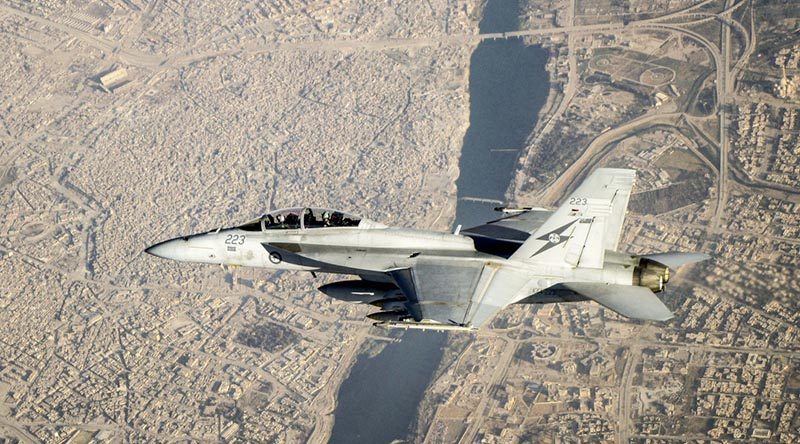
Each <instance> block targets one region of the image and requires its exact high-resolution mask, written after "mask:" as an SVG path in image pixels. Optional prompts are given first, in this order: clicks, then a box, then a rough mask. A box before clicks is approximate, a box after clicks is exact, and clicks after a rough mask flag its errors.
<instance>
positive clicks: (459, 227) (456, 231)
mask: <svg viewBox="0 0 800 444" xmlns="http://www.w3.org/2000/svg"><path fill="white" fill-rule="evenodd" d="M460 232H461V224H459V225H458V226H457V227H456V229H455V230H454V231H453V234H454V235H456V236H458V233H460Z"/></svg>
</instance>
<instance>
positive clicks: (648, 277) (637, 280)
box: [633, 258, 669, 293]
mask: <svg viewBox="0 0 800 444" xmlns="http://www.w3.org/2000/svg"><path fill="white" fill-rule="evenodd" d="M667 282H669V267H667V266H666V265H664V264H662V263H659V262H656V261H654V260H651V259H644V258H642V259H640V260H639V264H638V265H637V266H636V267H635V268H634V269H633V285H636V286H639V287H646V288H649V289H650V290H652V291H653V292H654V293H658V292H660V291H663V290H664V286H665V285H666V283H667Z"/></svg>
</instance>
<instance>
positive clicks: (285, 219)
mask: <svg viewBox="0 0 800 444" xmlns="http://www.w3.org/2000/svg"><path fill="white" fill-rule="evenodd" d="M335 227H363V228H378V227H382V225H381V224H378V223H375V222H372V221H370V220H367V219H362V218H360V217H358V216H353V215H352V214H348V213H344V212H342V211H338V210H331V209H328V208H309V207H305V208H300V207H298V208H286V209H282V210H275V211H272V212H270V213H267V214H265V215H263V216H261V217H260V218H258V219H256V220H253V221H250V222H248V223H246V224H244V225H241V226H239V227H238V228H239V229H240V230H244V231H262V230H297V229H303V230H306V229H312V228H335Z"/></svg>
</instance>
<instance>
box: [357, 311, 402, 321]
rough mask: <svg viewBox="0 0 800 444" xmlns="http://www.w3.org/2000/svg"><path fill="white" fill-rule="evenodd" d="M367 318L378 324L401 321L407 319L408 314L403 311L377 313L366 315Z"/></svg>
mask: <svg viewBox="0 0 800 444" xmlns="http://www.w3.org/2000/svg"><path fill="white" fill-rule="evenodd" d="M367 317H368V318H370V319H372V320H373V321H378V322H388V321H402V320H403V318H407V317H408V313H406V312H404V311H379V312H377V313H372V314H368V315H367Z"/></svg>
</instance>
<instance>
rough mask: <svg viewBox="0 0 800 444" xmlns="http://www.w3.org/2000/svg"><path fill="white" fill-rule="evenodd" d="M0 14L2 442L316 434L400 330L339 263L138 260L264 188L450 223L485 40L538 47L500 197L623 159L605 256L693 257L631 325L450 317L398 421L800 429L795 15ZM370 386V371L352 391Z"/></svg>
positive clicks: (537, 427) (468, 425)
mask: <svg viewBox="0 0 800 444" xmlns="http://www.w3.org/2000/svg"><path fill="white" fill-rule="evenodd" d="M522 4H523V5H524V7H523V10H524V14H523V15H522V16H521V18H520V22H521V24H520V29H519V30H517V31H510V32H501V33H492V34H481V33H480V32H479V30H478V22H479V21H480V19H481V14H482V8H483V7H484V5H483V2H482V1H480V0H469V1H452V0H428V1H425V2H422V1H412V2H389V3H387V4H383V3H379V2H363V1H357V0H320V1H314V0H297V1H263V2H246V1H228V2H177V1H172V0H154V1H149V2H148V1H144V0H97V1H89V0H85V1H69V2H62V1H42V2H39V1H36V2H33V1H32V2H28V1H21V0H5V1H3V2H2V3H0V48H2V53H3V55H4V56H5V60H6V62H5V63H3V64H0V79H2V88H0V202H2V207H3V217H2V218H0V308H1V309H2V322H0V443H2V442H11V443H15V442H59V443H60V442H70V443H85V442H93V441H94V442H106V441H112V442H120V441H122V442H143V441H152V442H166V441H175V440H188V441H211V442H218V441H226V442H227V441H241V442H298V441H300V442H303V441H310V442H315V443H319V442H326V441H327V440H328V439H329V437H330V434H331V430H332V428H333V424H334V420H335V418H334V414H333V412H334V410H335V407H336V403H337V399H336V395H337V391H338V389H339V387H340V385H341V383H342V381H343V380H345V378H346V377H347V375H348V373H349V371H350V369H351V368H352V366H353V365H354V363H355V362H356V359H357V357H358V356H359V353H361V352H362V351H364V350H370V351H371V352H372V353H375V352H376V350H379V349H380V348H381V347H382V346H384V345H385V344H387V343H391V342H392V341H396V340H397V335H396V334H395V333H393V332H387V331H386V330H383V329H380V328H376V327H373V326H371V324H370V322H368V320H366V319H365V318H364V316H365V315H366V314H368V313H369V312H370V311H371V310H370V308H369V307H364V306H362V305H352V304H346V303H342V302H338V301H334V300H332V299H329V298H327V297H326V296H325V295H323V294H321V293H319V292H318V291H317V290H316V288H317V287H318V286H320V285H321V284H323V283H325V282H328V281H332V280H336V277H335V276H334V277H323V276H320V277H318V278H315V277H312V276H310V275H309V274H305V273H304V274H297V273H281V272H278V273H269V272H266V271H264V270H259V269H250V268H222V267H219V266H205V265H193V264H182V263H175V262H167V261H163V260H157V259H156V258H153V257H151V256H148V255H145V254H143V249H144V248H145V247H147V246H148V245H150V244H152V243H154V242H156V241H158V240H161V239H165V238H170V237H174V236H178V235H181V234H185V233H192V232H199V231H203V230H209V229H215V228H217V227H221V226H231V225H236V224H238V223H241V222H243V221H246V220H248V219H251V218H253V217H256V216H258V215H260V214H261V213H263V212H265V211H268V210H269V209H274V208H280V207H288V206H297V205H310V206H324V207H336V208H343V209H347V210H349V211H351V212H353V213H355V214H362V215H364V216H365V217H369V218H370V219H374V220H378V221H380V222H382V223H386V224H388V225H400V226H408V227H417V228H425V229H436V230H442V231H445V230H448V229H449V228H450V226H451V224H452V222H453V217H454V209H455V207H456V205H457V195H456V186H455V181H456V178H457V177H458V174H459V168H458V161H459V156H460V150H461V146H462V142H463V139H464V134H465V131H466V130H467V127H468V125H469V103H470V102H469V100H470V95H469V70H470V56H471V53H472V51H473V50H474V49H475V47H476V45H478V44H479V43H480V42H482V41H487V40H492V39H522V40H523V41H524V42H525V43H526V44H530V45H541V46H543V47H544V48H546V49H547V51H548V52H549V54H550V58H549V61H548V64H547V69H548V72H549V73H550V95H549V97H548V100H547V103H546V105H545V107H544V108H543V109H542V111H541V113H540V115H539V120H538V124H537V127H536V129H535V130H534V131H533V132H532V134H530V136H529V137H528V139H527V142H526V144H525V146H520V147H502V148H504V149H516V150H518V151H519V157H518V169H517V171H516V177H515V180H514V181H513V183H512V184H511V186H510V188H509V190H508V193H507V196H506V197H507V200H508V201H509V202H511V203H514V204H519V205H522V206H550V207H552V206H555V205H557V204H558V203H559V202H560V199H561V198H562V197H563V196H564V195H565V193H566V192H568V191H569V190H570V189H572V188H574V187H575V186H576V185H577V184H578V183H579V182H580V181H581V180H582V179H583V178H584V177H585V176H586V174H587V173H588V172H589V171H591V170H592V169H594V168H596V167H598V166H612V167H626V168H635V169H636V170H637V171H638V176H637V182H636V186H635V188H634V194H633V195H632V197H631V202H630V206H629V213H628V216H627V219H626V224H625V227H624V232H623V238H622V241H621V242H620V245H621V246H622V247H623V248H624V249H625V251H627V252H630V253H634V254H638V253H643V252H650V251H669V250H681V251H703V252H706V253H708V254H710V255H712V257H713V260H711V261H708V262H704V263H701V264H698V265H694V266H692V267H688V268H685V269H682V270H681V271H680V272H679V273H678V276H677V277H676V278H675V279H674V283H673V282H670V285H671V286H670V288H669V290H668V291H667V292H666V293H665V296H664V297H663V299H664V301H665V303H666V304H667V305H669V306H670V308H671V309H673V311H674V312H675V314H676V317H675V318H674V319H672V320H670V321H668V322H665V323H649V322H641V321H631V320H628V319H626V318H623V317H621V316H619V315H617V314H615V313H614V312H612V311H610V310H606V309H604V308H602V307H601V306H599V305H597V304H594V303H577V304H560V305H543V306H523V305H520V306H515V307H513V308H509V309H507V310H504V311H502V312H500V313H499V314H498V315H497V317H496V318H495V319H494V320H493V322H492V323H491V325H490V326H489V327H488V328H484V329H482V330H480V331H478V332H475V333H451V334H450V335H449V337H448V346H447V347H446V349H445V351H444V357H443V359H442V361H441V365H440V368H439V369H438V370H437V372H436V374H435V377H434V379H433V380H432V381H431V383H430V386H429V387H428V389H427V391H426V393H425V395H424V398H423V400H422V404H421V405H420V408H419V411H418V414H417V416H418V418H417V421H416V423H415V425H414V430H412V432H413V433H412V435H411V439H412V440H413V441H416V442H424V443H439V442H441V443H450V442H482V443H523V442H540V441H547V442H586V441H592V442H617V443H623V442H625V443H628V442H641V443H645V442H647V443H658V442H672V441H675V440H681V441H682V440H697V441H710V440H716V441H740V442H754V441H756V442H762V441H763V442H781V443H792V442H797V441H800V415H798V409H800V298H798V285H797V282H798V281H800V254H798V253H800V115H798V114H800V113H799V111H798V110H800V94H799V93H798V87H799V86H800V70H799V69H798V64H800V4H797V3H795V2H791V1H787V2H779V1H768V0H660V1H649V0H647V1H646V0H542V1H534V0H530V1H524V2H522ZM369 390H379V387H375V388H369Z"/></svg>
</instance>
